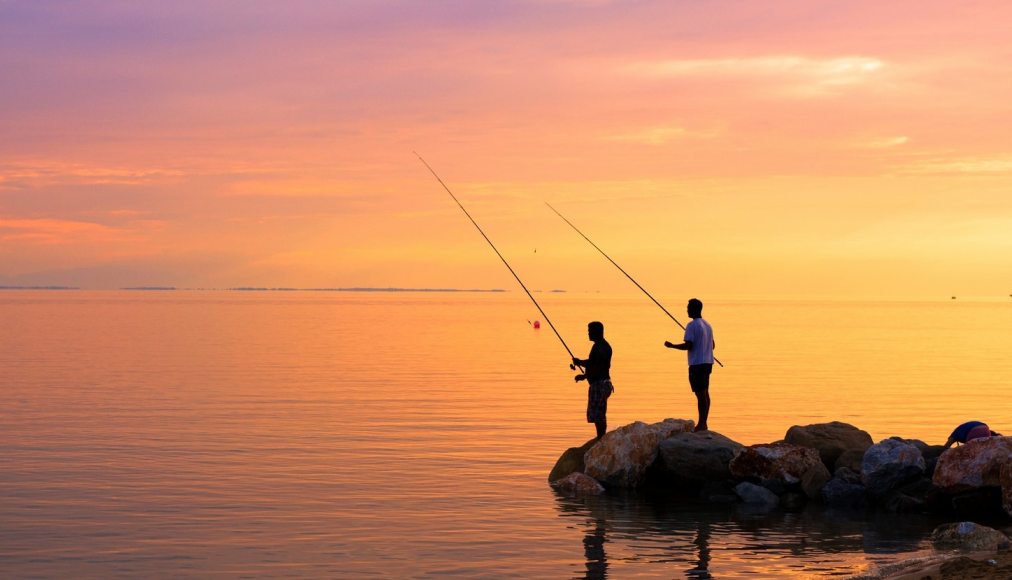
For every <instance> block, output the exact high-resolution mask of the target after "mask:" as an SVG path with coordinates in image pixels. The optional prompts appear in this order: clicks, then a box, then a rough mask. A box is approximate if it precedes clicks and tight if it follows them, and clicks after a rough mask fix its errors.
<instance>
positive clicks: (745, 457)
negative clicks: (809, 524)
mask: <svg viewBox="0 0 1012 580" xmlns="http://www.w3.org/2000/svg"><path fill="white" fill-rule="evenodd" d="M729 467H730V469H731V475H732V476H734V477H736V478H738V479H748V480H752V481H760V482H764V485H765V484H766V483H770V482H779V483H781V484H784V485H786V486H800V485H802V483H803V479H807V480H808V481H809V483H810V485H809V486H808V487H809V489H807V490H806V493H807V494H809V493H815V494H816V496H813V495H810V497H817V495H818V489H816V488H819V489H821V486H822V485H823V484H825V483H826V482H827V481H829V479H830V475H829V471H828V470H827V469H826V466H825V465H823V463H822V460H821V459H820V458H819V451H817V450H816V449H814V448H812V447H803V446H800V445H794V444H791V443H786V442H783V443H771V444H759V445H749V446H747V447H744V448H742V449H741V450H740V451H739V452H738V454H737V455H735V459H733V460H731V464H730V466H729ZM820 480H821V481H820Z"/></svg>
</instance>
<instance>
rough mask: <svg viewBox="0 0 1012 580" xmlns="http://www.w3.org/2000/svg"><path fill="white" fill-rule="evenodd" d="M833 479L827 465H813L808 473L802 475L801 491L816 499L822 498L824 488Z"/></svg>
mask: <svg viewBox="0 0 1012 580" xmlns="http://www.w3.org/2000/svg"><path fill="white" fill-rule="evenodd" d="M831 478H832V476H831V475H830V474H829V470H828V469H826V466H825V465H821V464H819V465H813V466H812V467H810V468H808V471H806V472H805V473H803V474H802V475H801V491H803V492H805V495H806V496H808V497H810V498H812V499H815V498H818V497H821V495H822V488H823V486H825V485H826V483H827V482H829V480H830V479H831Z"/></svg>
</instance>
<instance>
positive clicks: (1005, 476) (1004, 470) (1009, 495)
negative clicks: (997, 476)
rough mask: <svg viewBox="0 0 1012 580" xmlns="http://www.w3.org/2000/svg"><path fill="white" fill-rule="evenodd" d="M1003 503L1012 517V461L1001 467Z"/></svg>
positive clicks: (1006, 511)
mask: <svg viewBox="0 0 1012 580" xmlns="http://www.w3.org/2000/svg"><path fill="white" fill-rule="evenodd" d="M1001 505H1002V507H1004V508H1005V513H1007V514H1008V515H1009V517H1012V462H1010V463H1006V464H1005V465H1003V466H1002V467H1001Z"/></svg>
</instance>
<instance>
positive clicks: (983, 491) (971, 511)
mask: <svg viewBox="0 0 1012 580" xmlns="http://www.w3.org/2000/svg"><path fill="white" fill-rule="evenodd" d="M949 503H950V505H951V506H952V511H953V512H955V513H956V515H958V516H959V517H964V518H972V517H987V518H993V517H994V516H995V515H996V514H1000V513H1001V512H1002V507H1001V490H1000V489H998V488H997V487H982V488H980V489H971V490H969V491H964V492H961V493H957V494H955V495H953V496H951V498H950V500H949Z"/></svg>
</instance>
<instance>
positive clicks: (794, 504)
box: [780, 491, 808, 511]
mask: <svg viewBox="0 0 1012 580" xmlns="http://www.w3.org/2000/svg"><path fill="white" fill-rule="evenodd" d="M807 503H808V497H806V496H805V494H803V493H798V492H794V491H789V492H787V493H785V494H784V495H782V496H780V505H781V506H782V507H783V508H784V509H785V510H788V511H799V510H801V509H802V508H804V507H805V505H806V504H807Z"/></svg>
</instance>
